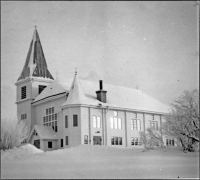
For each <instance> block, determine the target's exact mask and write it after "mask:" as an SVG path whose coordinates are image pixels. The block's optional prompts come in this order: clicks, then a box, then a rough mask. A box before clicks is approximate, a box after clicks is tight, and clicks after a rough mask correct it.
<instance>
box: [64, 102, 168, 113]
mask: <svg viewBox="0 0 200 180" xmlns="http://www.w3.org/2000/svg"><path fill="white" fill-rule="evenodd" d="M77 106H80V107H94V108H100V109H108V110H109V109H112V110H120V111H130V112H141V113H148V114H160V115H165V114H168V113H166V112H157V111H148V110H139V109H130V108H122V107H114V106H97V105H96V106H95V105H88V104H71V105H65V106H61V109H62V110H63V109H64V108H68V107H77Z"/></svg>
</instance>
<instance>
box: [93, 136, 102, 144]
mask: <svg viewBox="0 0 200 180" xmlns="http://www.w3.org/2000/svg"><path fill="white" fill-rule="evenodd" d="M101 141H102V139H101V136H93V144H94V145H101Z"/></svg>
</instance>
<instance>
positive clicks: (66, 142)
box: [65, 136, 69, 146]
mask: <svg viewBox="0 0 200 180" xmlns="http://www.w3.org/2000/svg"><path fill="white" fill-rule="evenodd" d="M65 145H66V146H68V145H69V136H65Z"/></svg>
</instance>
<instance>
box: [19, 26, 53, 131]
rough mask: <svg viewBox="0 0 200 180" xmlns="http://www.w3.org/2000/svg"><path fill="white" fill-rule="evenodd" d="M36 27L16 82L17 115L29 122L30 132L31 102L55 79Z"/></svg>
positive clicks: (32, 123)
mask: <svg viewBox="0 0 200 180" xmlns="http://www.w3.org/2000/svg"><path fill="white" fill-rule="evenodd" d="M53 80H54V79H53V77H52V75H51V74H50V72H49V70H48V68H47V63H46V60H45V57H44V53H43V49H42V45H41V42H40V38H39V35H38V32H37V29H36V28H35V30H34V33H33V38H32V40H31V44H30V47H29V51H28V54H27V57H26V62H25V65H24V67H23V70H22V72H21V74H20V76H19V78H18V80H17V82H16V83H15V85H16V87H17V101H16V104H17V117H18V120H23V121H25V123H26V124H27V127H28V131H29V133H30V131H31V129H32V127H33V125H34V124H35V123H34V122H35V119H34V108H33V107H32V105H31V103H32V101H33V100H34V99H35V97H36V96H38V94H40V93H41V92H42V91H43V89H44V88H45V87H47V86H48V85H49V83H51V82H52V81H53Z"/></svg>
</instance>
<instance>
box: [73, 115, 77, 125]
mask: <svg viewBox="0 0 200 180" xmlns="http://www.w3.org/2000/svg"><path fill="white" fill-rule="evenodd" d="M73 126H74V127H75V126H78V115H73Z"/></svg>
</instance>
